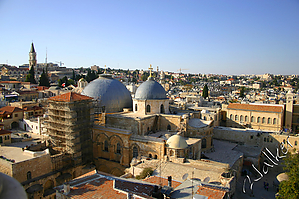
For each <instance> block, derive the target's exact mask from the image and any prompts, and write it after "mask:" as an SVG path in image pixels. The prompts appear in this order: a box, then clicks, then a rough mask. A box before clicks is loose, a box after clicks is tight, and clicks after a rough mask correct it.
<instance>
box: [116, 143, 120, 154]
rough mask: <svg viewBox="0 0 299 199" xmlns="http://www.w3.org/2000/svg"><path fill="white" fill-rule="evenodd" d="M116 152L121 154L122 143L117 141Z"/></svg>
mask: <svg viewBox="0 0 299 199" xmlns="http://www.w3.org/2000/svg"><path fill="white" fill-rule="evenodd" d="M116 153H118V154H121V145H120V143H117V145H116Z"/></svg>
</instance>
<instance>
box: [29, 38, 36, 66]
mask: <svg viewBox="0 0 299 199" xmlns="http://www.w3.org/2000/svg"><path fill="white" fill-rule="evenodd" d="M32 66H36V52H35V50H34V45H33V42H32V43H31V49H30V52H29V70H30V69H31V67H32Z"/></svg>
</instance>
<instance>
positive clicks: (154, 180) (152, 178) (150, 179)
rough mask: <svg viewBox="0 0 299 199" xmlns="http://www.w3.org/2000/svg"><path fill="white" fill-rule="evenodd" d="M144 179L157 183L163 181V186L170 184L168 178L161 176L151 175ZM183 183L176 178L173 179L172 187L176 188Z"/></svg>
mask: <svg viewBox="0 0 299 199" xmlns="http://www.w3.org/2000/svg"><path fill="white" fill-rule="evenodd" d="M143 181H145V182H150V183H153V184H156V185H160V184H161V182H162V186H168V179H166V178H163V177H160V176H150V177H148V178H146V179H144V180H143ZM181 184H182V183H181V182H179V181H175V180H172V181H171V187H172V188H174V189H175V188H176V187H177V186H179V185H181Z"/></svg>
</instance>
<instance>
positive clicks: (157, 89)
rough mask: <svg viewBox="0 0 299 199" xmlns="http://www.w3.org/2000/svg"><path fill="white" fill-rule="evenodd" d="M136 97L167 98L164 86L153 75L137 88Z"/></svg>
mask: <svg viewBox="0 0 299 199" xmlns="http://www.w3.org/2000/svg"><path fill="white" fill-rule="evenodd" d="M135 99H140V100H148V99H167V97H166V92H165V90H164V88H163V87H162V86H161V84H159V83H158V82H156V81H155V80H154V79H153V78H152V77H149V78H148V80H147V81H145V82H143V83H142V84H141V85H140V86H139V87H138V88H137V90H136V93H135Z"/></svg>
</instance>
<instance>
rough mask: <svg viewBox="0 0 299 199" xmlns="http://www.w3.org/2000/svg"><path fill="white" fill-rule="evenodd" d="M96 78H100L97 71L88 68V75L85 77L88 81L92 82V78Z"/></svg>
mask: <svg viewBox="0 0 299 199" xmlns="http://www.w3.org/2000/svg"><path fill="white" fill-rule="evenodd" d="M96 78H98V75H97V74H96V73H95V71H92V70H90V69H88V71H87V75H86V77H85V79H86V81H87V82H91V81H92V80H95V79H96Z"/></svg>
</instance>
